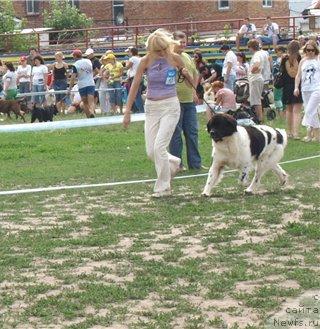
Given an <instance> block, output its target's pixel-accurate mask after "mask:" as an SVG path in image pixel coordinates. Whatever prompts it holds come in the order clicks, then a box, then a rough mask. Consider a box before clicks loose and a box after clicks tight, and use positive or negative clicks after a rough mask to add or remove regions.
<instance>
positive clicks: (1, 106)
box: [0, 99, 26, 122]
mask: <svg viewBox="0 0 320 329" xmlns="http://www.w3.org/2000/svg"><path fill="white" fill-rule="evenodd" d="M0 112H2V113H5V114H7V115H8V117H9V118H11V116H10V112H13V113H14V114H15V115H16V117H18V116H19V117H21V118H22V120H23V121H24V122H26V119H25V118H24V114H25V112H24V111H22V109H21V103H20V101H19V100H3V99H0Z"/></svg>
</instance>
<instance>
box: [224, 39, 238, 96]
mask: <svg viewBox="0 0 320 329" xmlns="http://www.w3.org/2000/svg"><path fill="white" fill-rule="evenodd" d="M220 50H221V51H222V52H223V53H224V54H225V58H224V61H223V67H222V76H223V80H224V87H225V88H228V89H230V90H231V91H233V90H234V84H235V81H236V78H237V64H238V60H237V55H236V54H235V53H234V52H233V51H232V50H231V49H230V46H228V45H223V46H222V47H221V48H220Z"/></svg>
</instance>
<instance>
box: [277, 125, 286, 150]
mask: <svg viewBox="0 0 320 329" xmlns="http://www.w3.org/2000/svg"><path fill="white" fill-rule="evenodd" d="M276 132H277V144H282V145H283V147H284V148H285V147H286V146H287V144H288V136H287V132H286V131H285V130H284V129H278V128H277V129H276Z"/></svg>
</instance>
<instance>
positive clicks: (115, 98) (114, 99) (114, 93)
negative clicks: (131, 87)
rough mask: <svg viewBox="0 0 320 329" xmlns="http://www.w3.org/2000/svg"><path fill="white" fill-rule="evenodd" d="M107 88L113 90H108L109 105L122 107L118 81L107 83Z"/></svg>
mask: <svg viewBox="0 0 320 329" xmlns="http://www.w3.org/2000/svg"><path fill="white" fill-rule="evenodd" d="M108 87H109V88H114V90H109V96H110V104H111V106H112V105H119V106H120V105H122V99H121V83H120V81H113V82H112V83H109V86H108Z"/></svg>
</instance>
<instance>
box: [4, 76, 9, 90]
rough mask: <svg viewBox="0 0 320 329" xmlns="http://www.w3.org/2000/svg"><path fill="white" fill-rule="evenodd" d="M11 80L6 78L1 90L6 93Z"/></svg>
mask: <svg viewBox="0 0 320 329" xmlns="http://www.w3.org/2000/svg"><path fill="white" fill-rule="evenodd" d="M10 81H11V78H10V77H6V79H5V80H4V81H3V90H4V91H7V90H8V88H9V85H10Z"/></svg>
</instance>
